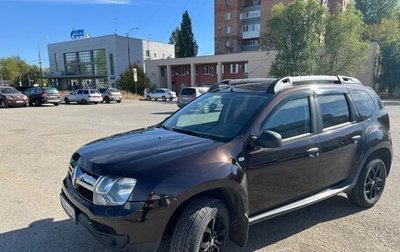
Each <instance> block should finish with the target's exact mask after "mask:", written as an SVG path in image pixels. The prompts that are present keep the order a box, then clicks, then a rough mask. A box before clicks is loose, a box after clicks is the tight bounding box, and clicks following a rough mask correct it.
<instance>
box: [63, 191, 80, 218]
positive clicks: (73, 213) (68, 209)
mask: <svg viewBox="0 0 400 252" xmlns="http://www.w3.org/2000/svg"><path fill="white" fill-rule="evenodd" d="M60 199H61V205H62V207H63V208H64V210H65V212H66V213H67V214H68V215H69V217H71V219H72V220H73V221H74V222H76V211H75V208H74V207H73V206H71V204H69V203H68V201H67V200H66V199H64V197H63V196H62V195H60Z"/></svg>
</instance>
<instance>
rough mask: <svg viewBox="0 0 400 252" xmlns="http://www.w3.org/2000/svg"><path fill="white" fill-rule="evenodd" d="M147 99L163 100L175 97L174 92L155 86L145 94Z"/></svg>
mask: <svg viewBox="0 0 400 252" xmlns="http://www.w3.org/2000/svg"><path fill="white" fill-rule="evenodd" d="M146 98H147V100H152V99H154V100H156V101H157V100H158V99H161V100H163V101H166V100H170V101H172V100H173V99H175V98H176V93H175V92H174V91H172V90H170V89H168V88H157V89H156V90H154V91H152V92H150V93H147V94H146Z"/></svg>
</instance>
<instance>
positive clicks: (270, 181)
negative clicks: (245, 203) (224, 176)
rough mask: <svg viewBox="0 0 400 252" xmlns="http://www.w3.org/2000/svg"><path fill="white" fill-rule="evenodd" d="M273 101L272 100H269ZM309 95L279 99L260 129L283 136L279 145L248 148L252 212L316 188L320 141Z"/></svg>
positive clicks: (311, 98)
mask: <svg viewBox="0 0 400 252" xmlns="http://www.w3.org/2000/svg"><path fill="white" fill-rule="evenodd" d="M272 102H273V101H272ZM315 114H316V112H315V104H314V100H313V97H312V95H305V96H302V97H296V98H293V99H288V100H284V101H282V102H280V103H279V104H278V105H276V106H275V108H274V109H273V110H272V112H271V113H269V115H267V116H266V119H265V121H264V123H263V124H262V126H261V128H260V129H259V131H260V134H261V131H262V130H270V131H274V132H277V133H279V134H280V135H281V136H282V139H283V140H282V146H281V147H276V148H264V149H263V148H255V149H254V150H251V151H249V152H248V157H249V159H250V160H249V165H248V169H247V180H248V198H249V207H250V212H251V214H257V213H259V212H262V211H264V210H267V209H271V208H274V207H276V206H279V205H282V204H285V203H287V202H289V201H294V200H296V199H299V198H302V197H304V196H306V195H308V194H310V193H311V192H313V191H315V189H316V187H315V186H316V179H317V172H318V168H319V160H320V158H319V141H318V134H317V132H316V130H317V129H316V128H317V127H316V121H315Z"/></svg>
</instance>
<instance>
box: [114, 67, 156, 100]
mask: <svg viewBox="0 0 400 252" xmlns="http://www.w3.org/2000/svg"><path fill="white" fill-rule="evenodd" d="M133 68H136V69H137V77H138V81H137V83H136V85H137V91H138V94H141V95H143V94H144V89H145V88H148V87H149V86H148V84H149V83H150V79H149V78H148V77H147V76H146V74H145V73H144V71H143V69H142V68H140V66H138V65H137V64H134V65H133V66H130V67H129V69H128V70H126V71H125V72H123V73H122V74H121V76H120V78H119V80H118V81H117V87H118V88H119V89H121V90H125V91H129V92H131V93H135V92H136V85H135V82H134V80H133Z"/></svg>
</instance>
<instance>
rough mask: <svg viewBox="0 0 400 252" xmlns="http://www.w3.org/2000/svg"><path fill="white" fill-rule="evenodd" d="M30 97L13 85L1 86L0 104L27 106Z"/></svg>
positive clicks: (4, 106) (6, 106)
mask: <svg viewBox="0 0 400 252" xmlns="http://www.w3.org/2000/svg"><path fill="white" fill-rule="evenodd" d="M28 105H29V101H28V97H26V95H24V94H23V93H21V92H19V91H18V90H16V89H15V88H13V87H9V86H0V106H1V107H2V108H8V107H27V106H28Z"/></svg>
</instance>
